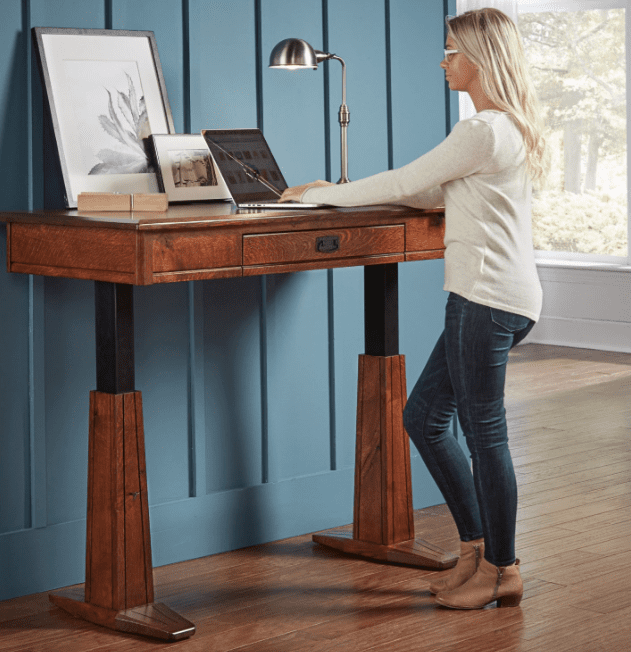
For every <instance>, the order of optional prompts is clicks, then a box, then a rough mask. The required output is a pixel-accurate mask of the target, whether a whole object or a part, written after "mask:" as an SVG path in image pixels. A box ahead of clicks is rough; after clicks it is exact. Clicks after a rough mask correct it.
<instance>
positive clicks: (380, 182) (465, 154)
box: [281, 119, 495, 208]
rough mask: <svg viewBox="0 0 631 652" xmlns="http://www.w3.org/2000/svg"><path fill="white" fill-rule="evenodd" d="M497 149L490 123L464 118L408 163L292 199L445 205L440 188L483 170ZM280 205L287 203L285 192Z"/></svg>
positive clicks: (309, 187)
mask: <svg viewBox="0 0 631 652" xmlns="http://www.w3.org/2000/svg"><path fill="white" fill-rule="evenodd" d="M494 146H495V143H494V137H493V131H492V129H491V128H490V127H489V126H488V125H487V124H486V123H484V122H482V121H480V120H475V119H470V120H463V121H462V122H459V123H458V124H456V126H455V127H454V129H453V131H452V132H451V134H449V136H447V138H446V139H445V140H444V141H443V142H442V143H440V144H439V145H438V146H436V147H435V148H434V149H432V150H431V151H429V152H428V153H427V154H424V155H423V156H421V157H420V158H417V159H416V160H415V161H412V162H411V163H408V165H404V166H403V167H401V168H398V169H396V170H388V171H387V172H380V173H379V174H375V175H373V176H371V177H366V178H365V179H360V180H359V181H352V182H351V183H345V184H332V185H330V186H326V187H323V186H321V185H318V186H315V187H314V186H312V185H311V184H306V185H305V186H297V187H296V192H295V193H293V192H292V193H291V195H292V198H294V199H295V198H296V196H297V195H298V188H301V189H302V191H301V193H300V195H299V196H298V198H299V199H300V201H309V202H315V203H322V204H330V205H332V206H369V205H374V204H403V205H405V206H412V207H414V208H432V207H434V206H440V205H441V204H442V201H443V193H442V189H441V185H442V184H444V183H446V182H448V181H452V180H454V179H460V178H462V177H466V176H469V175H470V174H474V173H475V172H478V171H480V170H481V169H482V168H483V167H484V165H486V163H487V162H488V161H489V159H490V157H491V156H492V154H493V148H494ZM289 190H290V191H293V189H291V188H290V189H289ZM285 192H286V193H287V192H288V191H285ZM281 201H286V199H285V195H284V194H283V197H282V198H281Z"/></svg>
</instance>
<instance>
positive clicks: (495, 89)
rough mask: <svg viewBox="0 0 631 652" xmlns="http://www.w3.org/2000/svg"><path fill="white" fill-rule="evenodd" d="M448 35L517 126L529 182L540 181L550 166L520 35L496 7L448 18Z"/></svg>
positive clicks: (541, 123) (490, 96)
mask: <svg viewBox="0 0 631 652" xmlns="http://www.w3.org/2000/svg"><path fill="white" fill-rule="evenodd" d="M447 28H448V30H449V35H450V36H451V38H452V39H453V41H454V43H455V44H456V48H457V49H458V50H460V51H461V52H462V53H463V54H464V55H465V56H466V57H467V59H469V61H471V63H473V65H474V66H476V67H477V68H478V74H479V75H480V82H481V84H482V89H483V90H484V92H485V94H486V95H487V97H488V98H489V99H490V100H491V101H492V102H493V103H494V104H495V105H496V106H498V107H499V108H500V109H501V110H502V111H506V112H507V113H509V114H510V116H511V117H512V119H513V120H514V122H515V124H516V125H517V127H518V128H519V130H520V131H521V134H522V136H523V138H524V145H525V148H526V167H527V169H528V172H529V173H530V176H531V177H532V179H533V181H536V182H539V183H541V182H543V181H544V180H545V177H546V176H547V172H548V167H549V158H548V148H547V146H546V139H545V138H544V127H543V120H542V118H541V112H540V110H539V102H538V100H537V93H536V91H535V88H534V86H533V83H532V81H531V79H530V73H529V70H528V64H527V62H526V56H525V54H524V47H523V44H522V40H521V35H520V33H519V30H518V29H517V26H516V25H515V23H514V22H513V21H512V20H511V19H510V18H509V17H508V16H507V15H506V14H505V13H503V12H501V11H499V10H498V9H491V8H486V9H476V10H473V11H467V12H465V13H463V14H461V15H460V16H455V17H453V18H448V19H447Z"/></svg>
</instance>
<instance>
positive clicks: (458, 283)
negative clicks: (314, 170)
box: [301, 111, 542, 321]
mask: <svg viewBox="0 0 631 652" xmlns="http://www.w3.org/2000/svg"><path fill="white" fill-rule="evenodd" d="M301 201H307V202H316V203H322V204H330V205H332V206H369V205H375V204H401V205H404V206H411V207H413V208H433V207H436V206H442V205H443V204H444V206H445V247H446V248H445V285H444V289H445V290H447V291H449V292H455V293H456V294H459V295H460V296H462V297H464V298H465V299H468V300H469V301H474V302H476V303H480V304H482V305H486V306H490V307H492V308H499V309H501V310H507V311H509V312H513V313H517V314H519V315H525V316H526V317H529V318H530V319H533V320H534V321H537V319H538V318H539V315H540V313H541V297H542V291H541V284H540V282H539V277H538V275H537V268H536V265H535V257H534V251H533V243H532V216H531V182H530V178H529V176H528V173H527V170H526V162H525V150H524V143H523V138H522V135H521V132H520V131H519V129H518V128H517V126H516V125H515V123H514V122H513V120H512V119H511V117H510V116H509V115H508V114H507V113H502V112H499V111H481V112H480V113H478V114H476V115H475V116H473V117H472V118H469V119H467V120H461V121H460V122H458V123H457V124H456V126H455V127H454V128H453V130H452V132H451V133H450V134H449V136H448V137H447V138H446V139H445V140H444V141H443V142H442V143H440V145H438V146H437V147H435V148H434V149H432V150H431V151H430V152H428V153H427V154H425V155H424V156H421V157H420V158H418V159H416V160H415V161H412V162H411V163H409V164H408V165H405V166H403V167H401V168H398V169H396V170H389V171H387V172H381V173H380V174H375V175H374V176H371V177H367V178H365V179H361V180H359V181H353V182H351V183H347V184H341V185H334V186H327V187H324V188H310V189H308V190H306V191H305V192H304V193H303V194H302V197H301Z"/></svg>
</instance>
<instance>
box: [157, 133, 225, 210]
mask: <svg viewBox="0 0 631 652" xmlns="http://www.w3.org/2000/svg"><path fill="white" fill-rule="evenodd" d="M151 141H152V144H153V151H154V155H155V161H156V168H157V169H156V172H157V175H158V184H159V186H160V192H165V193H166V194H167V195H168V197H169V203H171V202H186V201H212V200H221V199H231V198H232V195H231V194H230V191H229V190H228V186H227V185H226V182H225V181H224V179H223V177H222V176H221V172H220V171H219V168H218V167H217V165H216V164H215V161H214V159H213V156H212V154H211V153H210V150H209V149H208V145H207V144H206V141H205V140H204V137H203V136H202V135H201V134H152V136H151Z"/></svg>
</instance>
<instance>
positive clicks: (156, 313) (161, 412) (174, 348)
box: [134, 283, 190, 504]
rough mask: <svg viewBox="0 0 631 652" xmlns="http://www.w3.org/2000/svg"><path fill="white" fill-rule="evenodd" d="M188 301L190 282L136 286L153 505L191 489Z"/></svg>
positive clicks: (140, 379)
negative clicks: (188, 283) (188, 284)
mask: <svg viewBox="0 0 631 652" xmlns="http://www.w3.org/2000/svg"><path fill="white" fill-rule="evenodd" d="M188 301H189V297H188V286H187V284H186V283H172V284H168V285H154V286H149V287H137V288H134V339H135V343H136V389H137V390H138V391H140V392H142V400H143V405H144V431H145V445H146V459H147V484H148V487H149V504H155V503H161V502H164V501H168V500H175V499H178V498H187V497H188V496H189V494H190V486H189V435H188V433H189V401H188V389H189V385H188V381H189V366H188V365H189V339H188V338H189V320H188V308H189V303H188Z"/></svg>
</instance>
